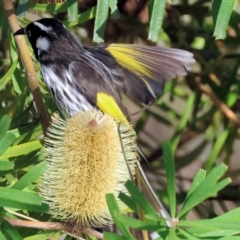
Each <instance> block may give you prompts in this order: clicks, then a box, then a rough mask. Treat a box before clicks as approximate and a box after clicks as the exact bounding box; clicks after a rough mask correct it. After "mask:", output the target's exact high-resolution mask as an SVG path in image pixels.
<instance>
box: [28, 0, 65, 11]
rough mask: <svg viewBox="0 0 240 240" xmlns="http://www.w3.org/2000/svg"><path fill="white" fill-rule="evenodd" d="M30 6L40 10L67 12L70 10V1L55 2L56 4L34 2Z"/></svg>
mask: <svg viewBox="0 0 240 240" xmlns="http://www.w3.org/2000/svg"><path fill="white" fill-rule="evenodd" d="M30 8H31V9H33V10H36V11H39V12H67V10H68V3H67V2H62V3H54V4H42V3H37V4H32V5H30Z"/></svg>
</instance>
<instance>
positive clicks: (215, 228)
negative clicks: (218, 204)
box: [179, 219, 240, 238]
mask: <svg viewBox="0 0 240 240" xmlns="http://www.w3.org/2000/svg"><path fill="white" fill-rule="evenodd" d="M179 226H182V227H188V232H189V233H192V234H194V235H195V236H198V237H201V238H207V237H221V236H231V235H235V234H239V233H240V229H239V224H238V223H236V222H225V221H223V222H215V221H214V219H209V220H205V219H203V220H194V221H180V222H179Z"/></svg>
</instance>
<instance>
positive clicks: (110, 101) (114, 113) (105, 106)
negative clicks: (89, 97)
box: [97, 92, 128, 123]
mask: <svg viewBox="0 0 240 240" xmlns="http://www.w3.org/2000/svg"><path fill="white" fill-rule="evenodd" d="M97 106H98V107H99V109H100V110H101V111H103V112H104V113H106V114H108V115H110V116H111V117H112V118H114V119H118V120H120V121H121V122H122V123H128V120H127V118H126V116H125V115H124V113H123V112H122V110H121V109H120V107H119V106H118V104H117V102H116V101H115V99H114V98H113V97H112V96H110V95H108V94H106V93H102V92H100V93H97Z"/></svg>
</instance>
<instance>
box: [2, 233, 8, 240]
mask: <svg viewBox="0 0 240 240" xmlns="http://www.w3.org/2000/svg"><path fill="white" fill-rule="evenodd" d="M0 239H1V240H7V239H6V238H5V236H4V235H3V233H2V231H0Z"/></svg>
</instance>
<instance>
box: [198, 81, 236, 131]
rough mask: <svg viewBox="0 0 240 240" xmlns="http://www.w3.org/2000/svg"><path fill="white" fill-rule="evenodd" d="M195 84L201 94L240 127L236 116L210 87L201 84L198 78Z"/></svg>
mask: <svg viewBox="0 0 240 240" xmlns="http://www.w3.org/2000/svg"><path fill="white" fill-rule="evenodd" d="M194 83H195V85H196V86H197V88H198V89H199V90H200V91H201V92H203V93H205V94H206V95H208V96H209V97H210V98H211V100H212V101H213V103H214V104H215V105H216V106H217V107H218V108H219V110H220V111H221V112H222V113H223V114H224V115H225V116H226V117H227V118H228V119H229V120H230V121H231V122H233V123H234V124H235V125H237V126H238V127H240V121H239V120H238V118H237V116H236V114H235V113H234V112H233V111H232V110H231V109H230V108H229V107H228V106H227V105H226V104H225V103H223V102H222V101H221V100H220V99H219V98H218V97H217V96H216V95H215V94H214V92H213V91H212V90H211V89H210V88H209V87H208V86H206V85H204V84H202V83H200V82H199V80H198V79H197V78H194Z"/></svg>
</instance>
